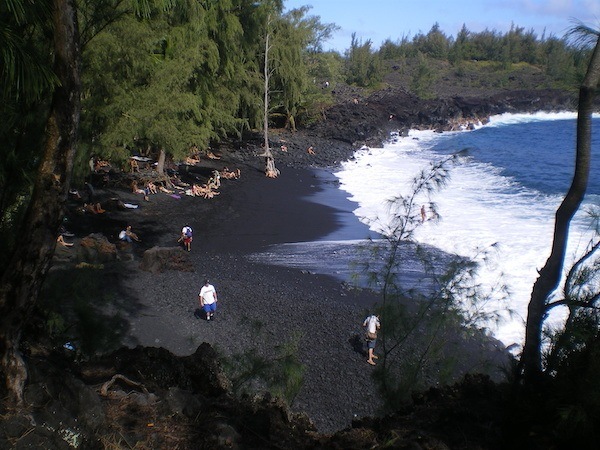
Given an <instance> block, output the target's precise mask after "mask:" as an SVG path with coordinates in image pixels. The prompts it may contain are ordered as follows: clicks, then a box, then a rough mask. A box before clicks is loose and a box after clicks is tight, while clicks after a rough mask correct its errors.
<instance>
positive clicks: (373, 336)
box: [363, 314, 381, 366]
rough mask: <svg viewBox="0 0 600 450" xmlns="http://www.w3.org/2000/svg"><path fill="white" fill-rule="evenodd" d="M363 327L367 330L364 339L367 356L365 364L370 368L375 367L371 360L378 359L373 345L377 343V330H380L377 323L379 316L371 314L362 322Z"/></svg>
mask: <svg viewBox="0 0 600 450" xmlns="http://www.w3.org/2000/svg"><path fill="white" fill-rule="evenodd" d="M363 327H365V328H366V329H367V332H366V335H365V338H366V339H367V349H368V353H369V354H368V356H369V358H368V359H367V362H368V363H369V364H371V365H372V366H374V365H375V361H373V359H379V357H378V356H377V355H375V344H376V343H377V330H379V329H380V328H381V323H380V322H379V316H376V315H375V314H371V315H370V316H369V317H367V318H366V319H365V321H364V322H363Z"/></svg>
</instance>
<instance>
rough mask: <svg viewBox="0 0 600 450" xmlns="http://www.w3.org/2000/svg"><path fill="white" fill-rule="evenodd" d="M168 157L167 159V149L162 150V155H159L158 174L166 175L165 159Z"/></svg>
mask: <svg viewBox="0 0 600 450" xmlns="http://www.w3.org/2000/svg"><path fill="white" fill-rule="evenodd" d="M166 157H167V155H166V153H165V149H164V148H161V149H160V153H159V154H158V164H156V172H158V174H159V175H164V174H165V159H166Z"/></svg>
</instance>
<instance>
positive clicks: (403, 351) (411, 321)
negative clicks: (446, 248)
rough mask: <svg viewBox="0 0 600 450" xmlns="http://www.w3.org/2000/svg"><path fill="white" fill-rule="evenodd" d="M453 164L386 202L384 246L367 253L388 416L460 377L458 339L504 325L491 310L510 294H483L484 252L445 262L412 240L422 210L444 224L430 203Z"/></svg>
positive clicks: (497, 290) (435, 168) (499, 289)
mask: <svg viewBox="0 0 600 450" xmlns="http://www.w3.org/2000/svg"><path fill="white" fill-rule="evenodd" d="M453 163H454V158H449V159H447V160H443V161H439V162H436V163H434V164H432V166H431V167H430V169H429V170H426V171H422V172H421V173H420V174H419V175H418V176H416V177H415V178H414V180H413V183H412V187H411V190H410V192H409V194H408V195H400V196H398V197H396V198H393V199H390V200H389V208H390V214H389V216H390V217H391V220H390V222H389V225H387V226H386V227H385V228H384V229H383V235H384V239H383V240H380V241H374V242H372V243H371V244H370V245H369V246H367V251H368V252H369V253H368V257H367V258H365V259H364V261H366V262H364V263H362V271H361V272H360V274H359V275H358V276H359V277H360V276H362V277H364V279H365V280H366V282H367V284H368V285H369V286H371V287H373V288H374V289H376V290H378V291H380V292H381V304H380V305H379V307H378V308H377V312H378V313H379V315H380V317H381V332H380V333H379V335H380V337H379V339H378V345H380V346H381V350H382V352H383V354H382V355H381V357H380V359H379V363H378V365H377V367H376V370H375V378H376V380H377V382H378V384H379V387H380V390H381V392H382V394H383V397H384V400H385V402H386V405H387V406H388V407H390V408H391V409H393V408H395V407H397V406H398V405H399V404H400V403H401V402H402V401H404V400H406V399H408V398H409V397H410V394H411V392H412V391H413V390H414V389H418V388H422V387H424V386H426V385H431V384H432V383H445V382H449V381H451V380H452V379H453V377H456V376H458V375H459V374H460V370H459V367H462V368H463V369H461V370H464V367H465V362H463V361H461V357H462V355H456V351H455V348H454V345H453V344H454V343H455V342H456V341H457V340H461V339H467V340H468V339H471V338H472V339H481V338H482V337H484V336H485V331H484V327H486V326H489V325H491V324H495V323H497V322H498V321H499V320H500V318H501V316H500V312H499V311H498V310H497V309H495V308H490V307H489V305H488V304H489V302H490V301H491V300H492V299H494V301H498V300H500V301H501V300H502V299H505V298H506V290H505V288H504V287H503V286H494V287H491V288H483V287H482V286H481V285H480V284H479V283H478V281H477V276H478V270H479V268H480V267H481V266H482V265H483V264H485V263H486V261H487V259H488V257H489V255H488V253H487V252H479V253H477V254H475V255H474V256H473V257H471V258H470V259H465V258H460V257H457V256H453V255H446V256H445V257H443V258H442V257H440V256H439V255H437V254H436V253H435V252H433V251H432V250H431V249H429V248H428V247H426V246H419V245H416V244H415V242H414V239H413V235H414V232H415V231H416V230H417V229H418V228H419V227H420V226H422V224H423V220H422V217H421V207H423V208H424V207H425V206H424V205H425V204H427V205H429V209H430V210H431V211H433V214H434V216H435V217H437V218H438V219H434V220H439V214H438V211H437V206H436V205H435V203H434V202H433V201H432V200H431V196H432V195H434V194H435V193H436V192H438V191H439V190H440V189H442V188H443V187H444V186H445V184H446V182H447V180H448V178H449V170H450V167H451V165H452V164H453ZM379 228H381V227H379ZM408 260H410V261H411V262H410V264H411V271H410V272H411V273H414V271H415V267H416V266H417V265H418V266H420V267H421V272H422V273H423V274H424V275H423V276H422V278H419V279H417V280H414V279H413V280H411V279H410V278H406V277H405V274H406V273H407V270H406V264H407V261H408ZM470 369H473V370H475V369H477V370H483V369H484V368H483V367H478V368H475V367H471V368H470Z"/></svg>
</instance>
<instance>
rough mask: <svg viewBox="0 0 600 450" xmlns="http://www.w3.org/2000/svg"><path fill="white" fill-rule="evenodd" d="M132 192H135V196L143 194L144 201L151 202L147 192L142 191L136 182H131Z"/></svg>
mask: <svg viewBox="0 0 600 450" xmlns="http://www.w3.org/2000/svg"><path fill="white" fill-rule="evenodd" d="M131 192H133V193H134V194H142V195H143V196H144V200H146V201H147V202H149V201H150V199H149V198H148V194H147V193H146V191H145V190H144V189H140V188H139V187H138V184H137V182H135V181H132V182H131Z"/></svg>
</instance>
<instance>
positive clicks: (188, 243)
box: [177, 225, 193, 252]
mask: <svg viewBox="0 0 600 450" xmlns="http://www.w3.org/2000/svg"><path fill="white" fill-rule="evenodd" d="M192 240H193V237H192V227H190V226H188V225H186V226H185V227H183V228H182V229H181V237H180V238H179V239H178V240H177V242H182V243H183V246H184V247H185V249H186V250H187V251H188V252H189V251H191V250H192Z"/></svg>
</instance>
